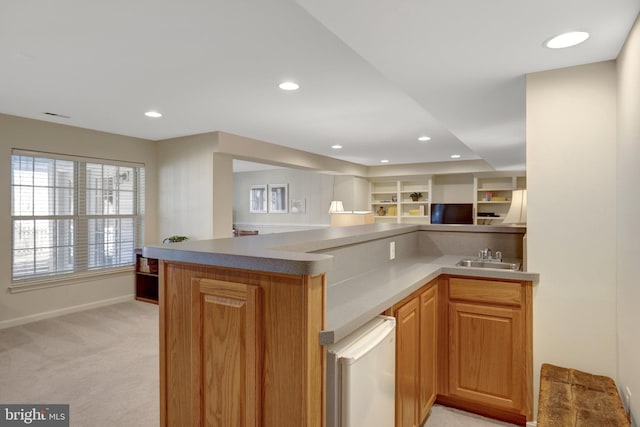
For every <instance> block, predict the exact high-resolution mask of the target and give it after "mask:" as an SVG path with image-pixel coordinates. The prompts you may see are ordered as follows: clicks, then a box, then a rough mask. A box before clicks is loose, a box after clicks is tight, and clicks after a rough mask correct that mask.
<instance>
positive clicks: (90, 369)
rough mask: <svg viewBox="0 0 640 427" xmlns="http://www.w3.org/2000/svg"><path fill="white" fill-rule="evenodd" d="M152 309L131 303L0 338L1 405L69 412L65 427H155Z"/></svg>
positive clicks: (155, 349) (155, 324) (156, 392)
mask: <svg viewBox="0 0 640 427" xmlns="http://www.w3.org/2000/svg"><path fill="white" fill-rule="evenodd" d="M158 372H159V368H158V307H157V306H156V305H153V304H147V303H142V302H138V301H131V302H126V303H121V304H114V305H110V306H107V307H101V308H97V309H93V310H88V311H84V312H80V313H74V314H69V315H66V316H61V317H57V318H54V319H48V320H43V321H40V322H35V323H30V324H27V325H22V326H16V327H14V328H9V329H4V330H0V402H2V403H32V404H55V403H68V404H70V417H69V418H70V425H71V426H78V427H85V426H86V427H89V426H91V427H93V426H96V427H99V426H105V427H106V426H109V427H111V426H119V427H129V426H130V427H137V426H140V427H150V426H157V425H159V415H158V414H159V399H160V398H159V387H158V381H159V379H158V378H159V377H158V375H159V374H158Z"/></svg>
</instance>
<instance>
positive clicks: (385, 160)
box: [380, 159, 389, 163]
mask: <svg viewBox="0 0 640 427" xmlns="http://www.w3.org/2000/svg"><path fill="white" fill-rule="evenodd" d="M380 163H389V160H387V159H384V160H380Z"/></svg>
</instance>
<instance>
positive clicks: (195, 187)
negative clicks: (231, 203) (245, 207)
mask: <svg viewBox="0 0 640 427" xmlns="http://www.w3.org/2000/svg"><path fill="white" fill-rule="evenodd" d="M217 141H218V135H217V132H212V133H206V134H200V135H193V136H187V137H183V138H174V139H167V140H164V141H158V142H157V146H158V188H159V192H158V236H159V240H163V239H164V238H166V237H169V236H175V235H179V236H187V237H189V238H190V239H211V238H213V237H214V234H213V222H214V218H213V155H214V153H215V151H216V150H217ZM229 229H231V226H230V225H229Z"/></svg>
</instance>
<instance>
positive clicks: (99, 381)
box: [0, 301, 512, 427]
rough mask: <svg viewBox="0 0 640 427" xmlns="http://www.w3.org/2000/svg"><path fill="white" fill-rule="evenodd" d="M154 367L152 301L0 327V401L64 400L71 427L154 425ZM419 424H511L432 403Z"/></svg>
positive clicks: (483, 426)
mask: <svg viewBox="0 0 640 427" xmlns="http://www.w3.org/2000/svg"><path fill="white" fill-rule="evenodd" d="M158 371H159V368H158V307H157V306H156V305H153V304H147V303H143V302H138V301H131V302H126V303H122V304H115V305H110V306H108V307H101V308H97V309H94V310H88V311H84V312H81V313H74V314H69V315H66V316H62V317H57V318H55V319H48V320H43V321H40V322H35V323H30V324H28V325H23V326H17V327H14V328H9V329H4V330H0V403H32V404H41V403H43V404H47V403H48V404H54V403H68V404H70V411H71V416H70V420H71V423H70V425H71V426H73V427H102V426H105V427H112V426H117V427H154V426H158V425H159V415H158V414H159V386H158V381H159V378H158ZM424 426H425V427H496V426H512V425H511V424H506V423H501V422H499V421H495V420H490V419H488V418H483V417H479V416H477V415H473V414H468V413H465V412H462V411H457V410H455V409H450V408H446V407H444V406H439V405H435V406H434V407H433V409H432V411H431V415H430V416H429V418H428V419H427V422H426V423H425V424H424ZM283 427H294V426H283Z"/></svg>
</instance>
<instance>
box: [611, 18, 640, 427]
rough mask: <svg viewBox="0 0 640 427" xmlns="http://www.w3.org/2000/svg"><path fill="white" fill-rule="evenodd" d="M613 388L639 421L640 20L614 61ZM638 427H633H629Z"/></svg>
mask: <svg viewBox="0 0 640 427" xmlns="http://www.w3.org/2000/svg"><path fill="white" fill-rule="evenodd" d="M617 65H618V150H617V151H618V158H617V162H618V164H617V171H618V206H617V209H616V214H617V215H616V218H617V223H618V229H617V238H618V269H617V273H618V294H617V297H618V298H617V301H618V378H617V382H618V387H620V389H621V390H622V391H623V392H624V390H625V389H626V387H627V386H628V387H629V388H630V390H631V392H632V394H633V393H635V397H633V398H632V399H631V413H632V414H634V415H635V418H636V419H638V417H640V339H639V337H640V333H639V332H638V327H639V326H640V284H639V283H638V261H639V260H640V190H639V189H638V186H640V20H639V21H636V24H635V26H634V27H633V29H632V31H631V33H630V34H629V38H628V39H627V42H626V44H625V46H624V48H623V49H622V52H621V54H620V56H619V57H618V63H617ZM634 425H637V424H634Z"/></svg>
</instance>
